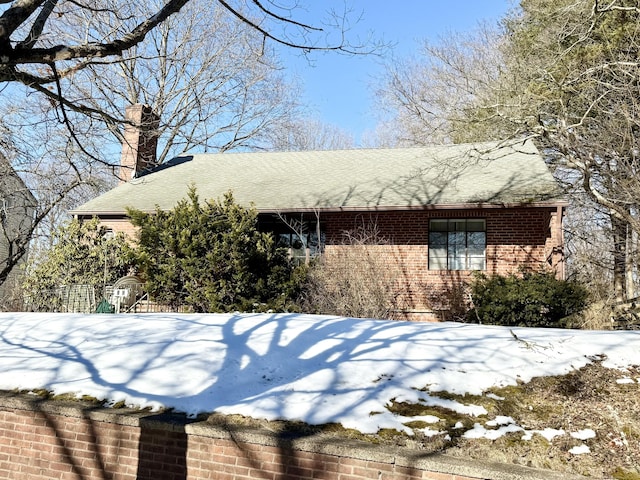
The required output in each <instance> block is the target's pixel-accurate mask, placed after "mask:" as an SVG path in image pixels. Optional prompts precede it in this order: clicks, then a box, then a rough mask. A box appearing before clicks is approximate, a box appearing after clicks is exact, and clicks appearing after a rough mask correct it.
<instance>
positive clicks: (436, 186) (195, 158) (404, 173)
mask: <svg viewBox="0 0 640 480" xmlns="http://www.w3.org/2000/svg"><path fill="white" fill-rule="evenodd" d="M192 184H193V185H195V186H196V188H197V191H198V195H199V196H200V198H201V199H219V198H221V197H222V195H223V194H224V193H225V192H227V191H232V192H233V196H234V198H235V200H236V201H237V202H238V203H240V204H243V205H249V204H253V205H254V206H255V207H256V208H257V209H258V210H259V211H296V210H305V209H379V210H382V209H392V208H410V207H420V206H438V205H447V206H452V205H460V204H465V205H468V204H482V203H489V204H512V203H515V204H517V203H531V202H547V201H554V200H559V199H560V192H559V188H558V185H557V183H556V182H555V180H554V179H553V177H552V175H551V173H550V172H549V170H548V168H547V166H546V165H545V162H544V160H543V158H542V157H541V156H540V154H539V152H538V151H537V149H536V148H535V146H534V145H533V143H531V142H525V143H519V144H515V145H512V146H499V145H498V144H497V143H483V144H475V145H471V144H466V145H450V146H443V147H425V148H395V149H356V150H333V151H303V152H270V153H224V154H194V155H183V156H180V157H176V158H175V159H173V160H171V161H170V163H169V164H168V165H162V166H160V167H158V168H156V169H155V170H154V171H153V172H151V173H148V174H146V175H144V176H142V177H140V178H136V179H133V180H132V181H130V182H129V183H126V184H122V185H120V186H118V187H116V188H114V189H113V190H111V191H109V192H107V193H105V194H104V195H101V196H99V197H97V198H95V199H93V200H91V201H89V202H87V203H85V204H84V205H82V206H80V207H78V208H77V209H76V210H74V211H73V212H72V213H74V214H84V215H99V214H108V213H121V212H124V211H125V210H126V208H127V207H133V208H137V209H139V210H143V211H152V210H155V208H156V206H157V207H160V208H161V209H165V210H167V209H171V208H172V207H173V206H174V205H175V204H176V203H177V202H178V201H179V200H180V199H182V198H185V197H186V194H187V191H188V188H189V186H190V185H192Z"/></svg>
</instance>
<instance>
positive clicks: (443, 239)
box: [429, 218, 487, 270]
mask: <svg viewBox="0 0 640 480" xmlns="http://www.w3.org/2000/svg"><path fill="white" fill-rule="evenodd" d="M486 246H487V233H486V227H485V221H484V219H475V218H474V219H468V220H467V219H452V220H439V219H438V220H431V221H429V270H484V269H485V268H486V259H485V251H486Z"/></svg>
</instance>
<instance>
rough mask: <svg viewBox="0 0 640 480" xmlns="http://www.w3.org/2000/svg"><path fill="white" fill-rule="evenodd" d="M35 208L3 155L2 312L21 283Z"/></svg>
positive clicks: (0, 219)
mask: <svg viewBox="0 0 640 480" xmlns="http://www.w3.org/2000/svg"><path fill="white" fill-rule="evenodd" d="M35 208H36V200H35V198H34V196H33V195H32V194H31V192H30V191H29V189H28V188H27V187H26V185H25V184H24V182H23V181H22V179H21V178H20V177H19V176H18V175H17V174H16V172H15V170H14V169H13V167H12V166H11V164H10V163H9V161H8V160H7V159H6V158H5V157H4V156H3V155H1V154H0V310H1V309H4V308H6V307H7V306H8V305H7V302H8V301H9V299H8V297H9V296H10V295H11V293H13V292H12V290H13V289H14V287H15V286H16V283H17V282H18V281H19V278H20V275H21V272H20V264H21V263H22V262H23V261H24V260H25V259H26V251H27V246H28V243H29V239H30V238H31V232H32V229H33V218H34V213H35ZM5 275H6V278H3V277H5ZM3 280H4V281H3Z"/></svg>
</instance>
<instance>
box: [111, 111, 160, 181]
mask: <svg viewBox="0 0 640 480" xmlns="http://www.w3.org/2000/svg"><path fill="white" fill-rule="evenodd" d="M124 118H125V120H127V122H128V123H126V124H125V126H124V139H123V140H122V155H121V157H120V183H125V182H128V181H129V180H131V179H132V178H136V177H139V176H140V174H141V173H142V172H143V171H145V170H147V169H149V168H152V167H154V166H155V165H156V148H157V145H158V126H159V124H160V118H159V117H158V116H157V115H156V114H155V113H154V112H153V110H151V107H150V106H149V105H142V104H140V103H136V104H135V105H130V106H128V107H127V108H126V110H125V114H124Z"/></svg>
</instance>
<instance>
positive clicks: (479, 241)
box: [467, 232, 487, 248]
mask: <svg viewBox="0 0 640 480" xmlns="http://www.w3.org/2000/svg"><path fill="white" fill-rule="evenodd" d="M486 237H487V236H486V234H485V233H484V232H469V233H468V234H467V244H468V245H469V247H470V248H471V247H473V248H484V247H485V245H486V244H487V242H486Z"/></svg>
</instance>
